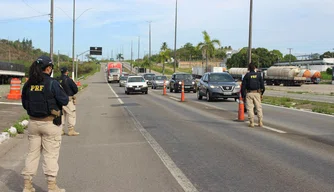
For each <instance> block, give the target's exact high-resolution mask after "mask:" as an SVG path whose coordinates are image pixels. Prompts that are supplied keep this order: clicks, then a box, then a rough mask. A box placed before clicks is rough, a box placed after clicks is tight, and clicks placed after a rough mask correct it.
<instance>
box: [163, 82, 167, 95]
mask: <svg viewBox="0 0 334 192" xmlns="http://www.w3.org/2000/svg"><path fill="white" fill-rule="evenodd" d="M163 95H167V90H166V80H164V90H163Z"/></svg>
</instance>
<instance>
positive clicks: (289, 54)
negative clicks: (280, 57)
mask: <svg viewBox="0 0 334 192" xmlns="http://www.w3.org/2000/svg"><path fill="white" fill-rule="evenodd" d="M288 49H289V65H291V50H292V48H288Z"/></svg>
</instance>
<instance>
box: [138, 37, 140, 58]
mask: <svg viewBox="0 0 334 192" xmlns="http://www.w3.org/2000/svg"><path fill="white" fill-rule="evenodd" d="M139 55H140V36H138V61H137V62H139V57H140V56H139Z"/></svg>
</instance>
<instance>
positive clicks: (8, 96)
mask: <svg viewBox="0 0 334 192" xmlns="http://www.w3.org/2000/svg"><path fill="white" fill-rule="evenodd" d="M7 99H9V100H20V99H21V94H19V95H13V94H8V95H7Z"/></svg>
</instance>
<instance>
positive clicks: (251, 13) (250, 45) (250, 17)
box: [248, 0, 253, 64]
mask: <svg viewBox="0 0 334 192" xmlns="http://www.w3.org/2000/svg"><path fill="white" fill-rule="evenodd" d="M252 25H253V0H250V11H249V37H248V64H250V63H251V62H252V27H253V26H252Z"/></svg>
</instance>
